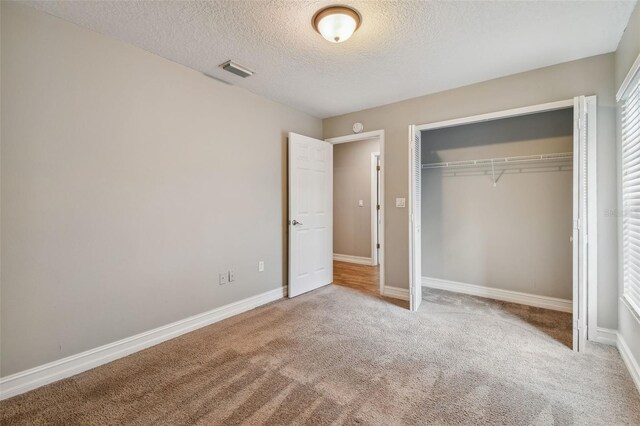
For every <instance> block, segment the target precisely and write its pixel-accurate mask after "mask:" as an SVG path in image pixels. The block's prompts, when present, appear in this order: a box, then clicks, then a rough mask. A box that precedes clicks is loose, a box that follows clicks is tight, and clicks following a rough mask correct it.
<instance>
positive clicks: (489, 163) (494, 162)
mask: <svg viewBox="0 0 640 426" xmlns="http://www.w3.org/2000/svg"><path fill="white" fill-rule="evenodd" d="M571 159H573V152H557V153H553V154H540V155H521V156H518V157H500V158H484V159H481V160H462V161H447V162H444V163H428V164H423V165H422V168H423V169H443V168H448V167H453V168H464V167H494V166H503V165H506V164H516V163H535V162H539V161H545V162H549V161H566V160H571Z"/></svg>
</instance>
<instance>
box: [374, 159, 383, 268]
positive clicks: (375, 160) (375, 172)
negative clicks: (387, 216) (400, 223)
mask: <svg viewBox="0 0 640 426" xmlns="http://www.w3.org/2000/svg"><path fill="white" fill-rule="evenodd" d="M379 157H380V153H379V152H372V153H371V265H373V266H376V265H378V263H379V262H378V247H376V245H377V244H378V223H377V222H378V208H377V205H378V203H379V201H380V200H379V197H378V158H379ZM381 168H382V167H381Z"/></svg>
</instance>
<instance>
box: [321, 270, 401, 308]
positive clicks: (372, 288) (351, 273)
mask: <svg viewBox="0 0 640 426" xmlns="http://www.w3.org/2000/svg"><path fill="white" fill-rule="evenodd" d="M333 284H335V285H339V286H341V287H348V288H351V289H354V290H358V291H360V292H362V293H366V294H369V295H371V296H375V297H378V298H380V299H383V300H385V301H387V302H389V303H392V304H394V305H396V306H400V307H401V308H405V309H409V301H406V300H400V299H394V298H391V297H385V296H382V295H381V294H380V266H369V265H358V264H356V263H348V262H339V261H335V260H334V261H333Z"/></svg>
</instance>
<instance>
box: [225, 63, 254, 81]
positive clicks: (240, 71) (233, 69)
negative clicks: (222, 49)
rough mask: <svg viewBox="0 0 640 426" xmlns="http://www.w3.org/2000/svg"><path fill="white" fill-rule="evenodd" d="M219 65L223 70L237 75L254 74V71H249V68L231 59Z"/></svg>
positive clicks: (249, 75)
mask: <svg viewBox="0 0 640 426" xmlns="http://www.w3.org/2000/svg"><path fill="white" fill-rule="evenodd" d="M220 66H221V67H222V69H223V70H225V71H229V72H230V73H233V74H235V75H238V76H240V77H242V78H247V77H251V76H252V75H253V74H254V72H253V71H251V70H250V69H249V68H247V67H243V66H242V65H240V64H237V63H235V62H233V61H227V62H225V63H224V64H221V65H220Z"/></svg>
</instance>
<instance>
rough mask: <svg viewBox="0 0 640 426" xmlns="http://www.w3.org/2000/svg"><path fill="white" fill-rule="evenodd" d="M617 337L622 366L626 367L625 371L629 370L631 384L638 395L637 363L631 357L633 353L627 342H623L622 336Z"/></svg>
mask: <svg viewBox="0 0 640 426" xmlns="http://www.w3.org/2000/svg"><path fill="white" fill-rule="evenodd" d="M617 336H618V339H617V340H618V351H619V352H620V356H621V357H622V360H623V361H624V364H625V365H626V366H627V370H629V374H630V375H631V379H632V380H633V383H635V385H636V389H637V390H638V392H639V393H640V366H639V365H638V361H637V360H636V359H635V358H634V357H633V353H631V349H629V346H627V342H626V341H625V340H624V337H622V334H620V333H617Z"/></svg>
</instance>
